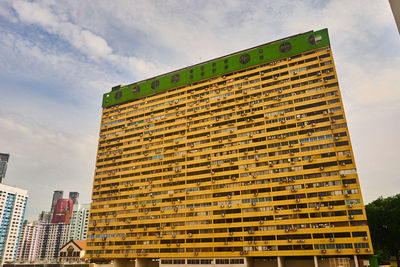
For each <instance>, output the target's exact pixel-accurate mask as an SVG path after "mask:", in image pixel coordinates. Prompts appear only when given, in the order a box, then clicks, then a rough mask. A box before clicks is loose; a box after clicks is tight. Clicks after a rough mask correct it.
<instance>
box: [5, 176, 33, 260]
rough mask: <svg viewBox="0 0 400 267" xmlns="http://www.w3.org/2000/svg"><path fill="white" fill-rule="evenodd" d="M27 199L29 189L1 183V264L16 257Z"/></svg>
mask: <svg viewBox="0 0 400 267" xmlns="http://www.w3.org/2000/svg"><path fill="white" fill-rule="evenodd" d="M27 201H28V191H26V190H23V189H20V188H16V187H11V186H8V185H5V184H0V264H3V263H4V262H7V261H14V260H15V259H16V256H17V249H18V244H19V238H20V234H21V228H22V225H23V222H24V215H25V208H26V204H27Z"/></svg>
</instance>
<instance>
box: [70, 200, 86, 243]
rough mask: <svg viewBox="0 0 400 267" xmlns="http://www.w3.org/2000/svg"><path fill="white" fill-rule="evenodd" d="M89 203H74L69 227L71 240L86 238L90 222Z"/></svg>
mask: <svg viewBox="0 0 400 267" xmlns="http://www.w3.org/2000/svg"><path fill="white" fill-rule="evenodd" d="M89 209H90V205H89V204H78V205H74V210H73V212H72V217H71V221H70V228H69V240H71V239H74V240H85V239H86V237H87V227H88V222H89Z"/></svg>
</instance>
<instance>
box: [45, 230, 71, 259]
mask: <svg viewBox="0 0 400 267" xmlns="http://www.w3.org/2000/svg"><path fill="white" fill-rule="evenodd" d="M68 238H69V224H67V223H46V224H43V226H42V229H41V231H40V236H39V249H38V257H37V260H42V261H52V260H55V259H57V257H58V252H59V250H60V248H61V247H62V246H64V245H65V244H66V243H67V242H68V241H69V240H68Z"/></svg>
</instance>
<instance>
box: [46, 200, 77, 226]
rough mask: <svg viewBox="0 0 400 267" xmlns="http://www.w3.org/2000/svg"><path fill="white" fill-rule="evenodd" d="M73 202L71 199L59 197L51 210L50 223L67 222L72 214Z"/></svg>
mask: <svg viewBox="0 0 400 267" xmlns="http://www.w3.org/2000/svg"><path fill="white" fill-rule="evenodd" d="M72 210H73V204H72V200H71V199H65V198H61V199H59V200H58V202H57V205H56V207H55V209H54V212H53V219H52V221H51V222H52V223H69V221H70V219H71V215H72Z"/></svg>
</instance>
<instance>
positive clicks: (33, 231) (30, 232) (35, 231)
mask: <svg viewBox="0 0 400 267" xmlns="http://www.w3.org/2000/svg"><path fill="white" fill-rule="evenodd" d="M43 224H44V223H43V222H40V221H36V222H33V223H26V224H24V226H23V227H22V231H21V236H20V240H19V247H18V253H17V261H34V260H36V258H37V256H38V250H39V237H40V231H41V229H42V227H43Z"/></svg>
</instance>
